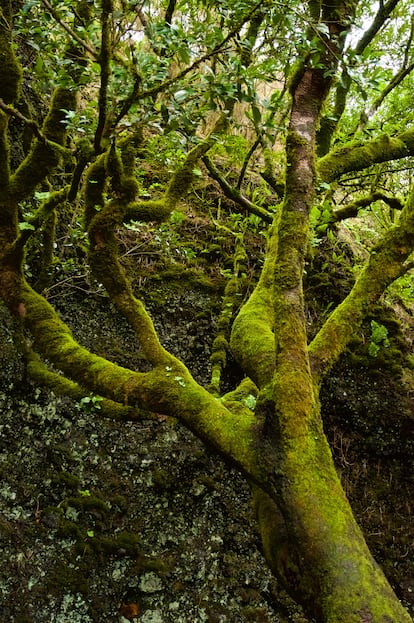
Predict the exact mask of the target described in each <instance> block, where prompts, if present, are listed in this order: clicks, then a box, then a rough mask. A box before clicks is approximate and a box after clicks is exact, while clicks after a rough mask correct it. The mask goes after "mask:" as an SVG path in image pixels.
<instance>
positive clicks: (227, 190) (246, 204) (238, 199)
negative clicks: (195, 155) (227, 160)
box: [203, 156, 273, 223]
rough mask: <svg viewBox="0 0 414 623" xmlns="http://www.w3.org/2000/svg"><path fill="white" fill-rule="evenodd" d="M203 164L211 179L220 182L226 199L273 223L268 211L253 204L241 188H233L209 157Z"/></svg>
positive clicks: (204, 158) (266, 221)
mask: <svg viewBox="0 0 414 623" xmlns="http://www.w3.org/2000/svg"><path fill="white" fill-rule="evenodd" d="M203 162H204V164H205V165H206V168H207V170H208V172H209V173H210V175H211V177H212V178H213V179H214V180H216V182H218V184H219V185H220V188H221V189H222V191H223V193H224V194H225V196H226V197H228V198H229V199H231V200H232V201H234V202H235V203H237V204H238V205H239V206H241V207H242V208H245V209H246V210H248V211H249V212H250V213H251V214H256V216H259V217H260V218H261V219H262V220H263V221H264V222H265V223H271V222H272V221H273V216H272V214H270V213H269V212H268V211H267V210H265V209H264V208H262V207H261V206H259V205H257V204H255V203H252V202H251V201H250V199H248V198H247V197H245V196H244V195H243V194H242V193H241V191H240V189H239V188H236V187H233V186H231V185H230V184H229V183H228V182H227V180H226V179H225V178H224V177H223V176H222V175H221V174H220V172H219V170H218V169H217V167H215V166H214V164H213V162H212V161H211V159H210V158H209V157H208V156H204V157H203Z"/></svg>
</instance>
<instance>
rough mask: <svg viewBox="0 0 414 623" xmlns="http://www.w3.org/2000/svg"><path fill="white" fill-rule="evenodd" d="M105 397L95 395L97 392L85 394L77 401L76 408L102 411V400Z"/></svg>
mask: <svg viewBox="0 0 414 623" xmlns="http://www.w3.org/2000/svg"><path fill="white" fill-rule="evenodd" d="M102 400H103V398H102V397H101V396H95V394H89V396H84V397H83V398H81V399H80V400H79V402H77V403H76V408H77V409H78V410H79V411H89V412H93V411H100V410H101V409H102V406H101V402H102Z"/></svg>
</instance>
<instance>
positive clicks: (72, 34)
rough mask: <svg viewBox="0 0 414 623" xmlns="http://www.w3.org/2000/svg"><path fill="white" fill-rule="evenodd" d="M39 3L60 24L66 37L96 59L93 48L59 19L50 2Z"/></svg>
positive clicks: (96, 54)
mask: <svg viewBox="0 0 414 623" xmlns="http://www.w3.org/2000/svg"><path fill="white" fill-rule="evenodd" d="M41 1H42V3H43V4H44V5H45V7H46V8H47V10H48V11H49V12H50V13H51V14H52V15H53V17H54V18H55V20H56V21H57V23H58V24H60V26H62V28H63V29H64V30H66V32H67V33H68V35H69V36H70V37H71V38H72V39H73V40H74V41H76V42H77V43H78V44H79V45H80V46H81V47H83V48H84V49H85V50H86V51H87V52H89V54H90V55H91V56H92V57H93V58H95V59H98V58H99V53H98V52H97V51H96V50H95V48H93V47H92V46H91V45H90V44H89V43H87V42H86V41H84V40H83V39H82V37H79V35H77V34H76V32H75V31H74V30H72V28H71V27H70V26H69V25H68V24H67V23H66V22H65V21H64V20H63V19H62V18H61V17H60V15H59V13H58V12H57V11H56V9H54V7H53V6H52V5H51V4H50V2H49V1H48V0H41Z"/></svg>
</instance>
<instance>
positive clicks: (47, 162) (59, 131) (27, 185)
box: [9, 88, 76, 201]
mask: <svg viewBox="0 0 414 623" xmlns="http://www.w3.org/2000/svg"><path fill="white" fill-rule="evenodd" d="M74 109H76V94H75V92H73V91H71V90H69V89H63V88H57V89H56V90H55V92H54V94H53V96H52V99H51V102H50V107H49V112H48V114H47V116H46V118H45V121H44V123H43V127H42V132H43V135H44V137H45V138H46V139H47V140H46V141H43V140H39V139H38V140H36V141H35V143H34V145H33V147H32V149H31V151H30V152H29V153H28V155H27V156H26V158H25V159H24V160H23V162H22V163H21V165H20V166H19V167H18V169H17V170H16V172H15V173H14V174H13V175H12V176H11V179H10V187H9V191H10V194H11V196H12V197H13V198H14V199H15V200H16V201H19V200H21V199H24V198H25V197H26V196H28V195H29V194H30V193H31V192H32V191H33V190H34V189H35V188H36V186H37V185H38V184H40V182H42V181H43V179H44V178H45V177H46V176H47V175H48V174H50V173H51V171H52V170H53V169H54V168H55V167H56V166H57V164H58V163H59V160H60V157H61V152H62V149H61V146H62V145H63V144H64V139H65V136H66V127H65V123H64V119H65V113H64V112H63V111H64V110H74Z"/></svg>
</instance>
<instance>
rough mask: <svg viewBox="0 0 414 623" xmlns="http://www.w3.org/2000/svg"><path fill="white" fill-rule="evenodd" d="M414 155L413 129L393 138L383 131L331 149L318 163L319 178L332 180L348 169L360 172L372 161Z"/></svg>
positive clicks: (348, 170)
mask: <svg viewBox="0 0 414 623" xmlns="http://www.w3.org/2000/svg"><path fill="white" fill-rule="evenodd" d="M412 155H414V130H408V131H406V132H402V133H401V134H398V135H397V136H395V137H390V136H388V135H387V134H383V135H381V136H380V137H378V138H376V139H372V140H370V141H366V142H365V143H349V144H347V145H345V146H343V147H341V148H339V149H336V150H333V151H331V152H330V153H329V154H327V155H326V156H324V157H323V158H320V159H319V160H318V163H317V169H318V174H319V177H320V179H321V180H323V181H325V182H332V181H333V180H336V179H339V178H340V177H341V176H342V175H344V174H345V173H349V172H350V171H362V170H363V169H366V168H367V167H370V166H372V165H373V164H378V163H380V162H389V161H391V160H398V159H399V158H406V157H407V156H412Z"/></svg>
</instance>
